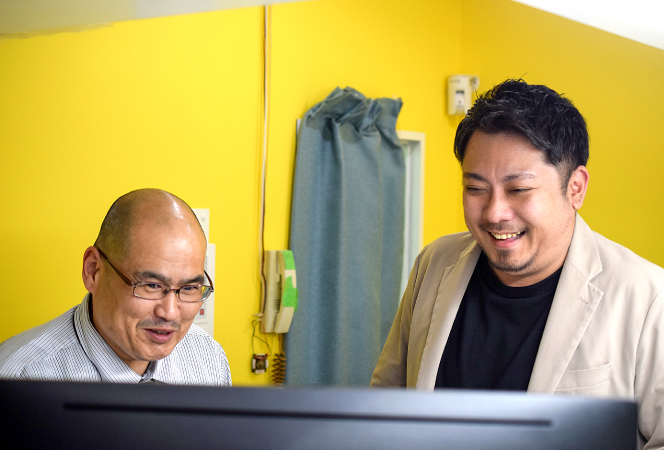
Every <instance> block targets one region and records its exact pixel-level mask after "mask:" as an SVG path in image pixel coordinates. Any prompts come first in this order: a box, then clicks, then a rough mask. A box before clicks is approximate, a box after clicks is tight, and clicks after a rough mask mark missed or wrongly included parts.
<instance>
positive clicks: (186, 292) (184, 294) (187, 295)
mask: <svg viewBox="0 0 664 450" xmlns="http://www.w3.org/2000/svg"><path fill="white" fill-rule="evenodd" d="M211 292H212V289H211V288H210V286H202V285H199V284H197V285H191V286H182V287H181V288H180V301H182V302H200V301H202V300H205V299H206V298H207V297H208V296H209V295H210V293H211Z"/></svg>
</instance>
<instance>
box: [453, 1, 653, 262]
mask: <svg viewBox="0 0 664 450" xmlns="http://www.w3.org/2000/svg"><path fill="white" fill-rule="evenodd" d="M462 5H463V7H462V32H461V35H462V40H461V67H462V68H463V70H464V71H466V72H469V73H473V74H475V75H479V77H480V79H481V88H480V90H486V89H488V88H490V87H491V86H493V85H494V84H496V83H499V82H500V81H502V80H504V79H506V78H518V77H523V78H524V79H525V80H526V81H528V82H530V83H539V84H546V85H547V86H549V87H551V88H553V89H555V90H556V91H558V92H562V93H565V94H566V95H568V96H569V98H571V99H572V100H573V102H574V103H575V105H576V106H577V107H578V108H579V110H580V111H581V113H582V114H583V115H584V117H585V118H586V121H587V123H588V127H589V132H590V160H589V164H588V169H589V171H590V186H589V191H588V195H587V197H586V201H585V204H584V206H583V208H582V209H581V215H582V216H583V217H584V219H585V220H586V221H587V222H588V224H589V225H590V226H591V227H592V228H593V229H594V230H595V231H598V232H599V233H601V234H603V235H604V236H606V237H607V238H609V239H611V240H614V241H616V242H618V243H620V244H622V245H624V246H626V247H628V248H630V249H632V250H633V251H635V252H636V253H637V254H639V255H641V256H643V257H645V258H646V259H649V260H651V261H653V262H655V263H657V264H658V265H660V266H664V239H661V238H660V231H661V227H662V224H663V223H664V182H662V177H663V175H664V156H663V155H662V152H663V151H664V133H662V132H661V128H662V124H663V123H664V113H663V112H662V111H663V110H662V105H664V89H662V86H664V51H662V50H659V49H656V48H653V47H649V46H647V45H643V44H639V43H636V42H634V41H630V40H628V39H625V38H621V37H619V36H615V35H612V34H610V33H606V32H604V31H600V30H597V29H594V28H591V27H588V26H585V25H581V24H579V23H576V22H572V21H570V20H566V19H563V18H560V17H557V16H554V15H552V14H548V13H545V12H542V11H539V10H536V9H533V8H530V7H527V6H524V5H522V4H519V3H515V2H512V1H509V0H464V1H463V2H462Z"/></svg>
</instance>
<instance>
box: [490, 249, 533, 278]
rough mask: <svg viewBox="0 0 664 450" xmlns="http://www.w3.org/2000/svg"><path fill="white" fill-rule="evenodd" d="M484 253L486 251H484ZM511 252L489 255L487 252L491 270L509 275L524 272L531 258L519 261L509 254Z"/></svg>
mask: <svg viewBox="0 0 664 450" xmlns="http://www.w3.org/2000/svg"><path fill="white" fill-rule="evenodd" d="M485 253H486V252H485ZM509 253H511V252H498V254H497V256H496V255H489V254H488V253H487V258H488V260H489V264H490V265H491V267H492V268H493V270H497V271H499V272H502V273H505V274H509V275H521V274H524V273H525V272H526V271H527V270H528V268H530V266H531V265H532V262H533V260H532V259H529V260H527V261H525V262H524V261H519V260H518V259H517V258H515V257H514V256H513V255H510V254H509Z"/></svg>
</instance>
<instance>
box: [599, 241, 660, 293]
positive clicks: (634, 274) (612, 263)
mask: <svg viewBox="0 0 664 450" xmlns="http://www.w3.org/2000/svg"><path fill="white" fill-rule="evenodd" d="M593 234H594V236H595V242H596V244H597V251H598V253H599V257H600V260H601V263H602V274H601V275H603V276H604V277H609V278H611V279H614V280H617V281H624V282H630V283H631V282H636V283H643V282H644V281H649V282H650V283H654V285H656V286H660V287H662V288H664V268H662V267H660V266H658V265H657V264H655V263H653V262H651V261H648V260H647V259H645V258H643V257H641V256H639V255H637V254H636V253H635V252H633V251H632V250H630V249H628V248H627V247H624V246H622V245H620V244H618V243H617V242H614V241H612V240H610V239H608V238H606V237H604V236H602V235H601V234H599V233H597V232H595V231H593Z"/></svg>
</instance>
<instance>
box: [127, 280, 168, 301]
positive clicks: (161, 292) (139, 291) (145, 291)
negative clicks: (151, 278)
mask: <svg viewBox="0 0 664 450" xmlns="http://www.w3.org/2000/svg"><path fill="white" fill-rule="evenodd" d="M169 290H170V288H169V287H168V286H165V285H163V284H160V283H137V284H136V285H135V286H134V295H135V296H136V297H140V298H144V299H147V300H160V299H162V298H164V297H165V296H166V294H167V293H168V291H169Z"/></svg>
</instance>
